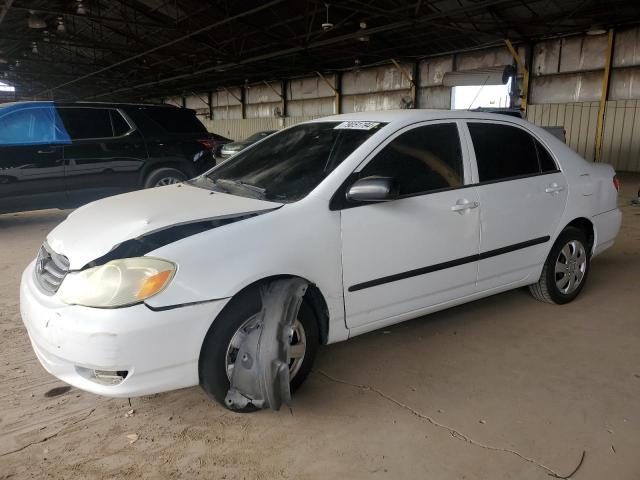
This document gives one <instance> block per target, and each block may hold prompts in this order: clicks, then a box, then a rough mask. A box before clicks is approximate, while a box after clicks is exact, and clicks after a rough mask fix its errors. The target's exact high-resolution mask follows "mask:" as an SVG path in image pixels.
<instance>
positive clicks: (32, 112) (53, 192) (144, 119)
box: [0, 102, 231, 213]
mask: <svg viewBox="0 0 640 480" xmlns="http://www.w3.org/2000/svg"><path fill="white" fill-rule="evenodd" d="M230 141H231V140H229V139H226V138H224V137H221V136H219V135H215V134H212V133H209V132H207V129H206V128H205V127H204V125H202V123H201V122H200V121H199V120H198V118H197V117H196V115H195V113H194V112H193V110H189V109H186V108H178V107H174V106H169V105H134V104H109V103H61V102H19V103H7V104H0V213H8V212H16V211H22V210H36V209H41V208H54V207H58V208H64V207H75V206H78V205H82V204H84V203H86V202H88V201H91V200H95V199H98V198H102V197H106V196H109V195H114V194H116V193H122V192H126V191H130V190H135V189H139V188H148V187H154V186H161V185H168V184H171V183H176V182H180V181H182V180H185V179H187V178H190V177H194V176H196V175H198V174H200V173H202V172H204V171H206V170H208V169H209V168H211V167H212V166H214V165H215V162H216V154H219V151H220V148H221V147H222V145H223V144H224V143H228V142H230Z"/></svg>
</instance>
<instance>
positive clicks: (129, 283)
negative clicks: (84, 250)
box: [59, 257, 176, 308]
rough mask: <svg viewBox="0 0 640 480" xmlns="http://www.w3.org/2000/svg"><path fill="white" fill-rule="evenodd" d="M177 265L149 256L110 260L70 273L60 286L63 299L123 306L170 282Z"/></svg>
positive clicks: (87, 304) (89, 304)
mask: <svg viewBox="0 0 640 480" xmlns="http://www.w3.org/2000/svg"><path fill="white" fill-rule="evenodd" d="M175 272H176V265H175V264H174V263H172V262H169V261H167V260H162V259H159V258H152V257H137V258H123V259H121V260H112V261H111V262H108V263H105V264H104V265H100V266H98V267H93V268H89V269H87V270H82V271H81V272H75V273H69V274H68V275H67V277H66V278H65V279H64V282H63V283H62V286H61V287H60V291H59V295H60V298H61V299H62V301H63V302H64V303H67V304H69V305H83V306H85V307H97V308H113V307H125V306H129V305H133V304H136V303H140V302H141V301H143V300H145V299H147V298H149V297H152V296H154V295H156V294H158V293H160V292H161V291H162V290H163V289H164V288H165V287H166V286H167V285H168V284H169V282H171V279H172V278H173V276H174V274H175Z"/></svg>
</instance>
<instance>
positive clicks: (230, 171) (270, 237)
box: [21, 110, 621, 411]
mask: <svg viewBox="0 0 640 480" xmlns="http://www.w3.org/2000/svg"><path fill="white" fill-rule="evenodd" d="M617 188H618V183H617V179H616V178H615V172H614V170H613V168H611V167H610V166H609V165H605V164H593V163H588V162H586V161H585V160H583V159H582V158H580V157H579V156H578V155H577V154H576V153H575V152H573V151H572V150H571V149H569V148H568V147H567V146H566V145H564V144H563V143H562V142H560V141H559V140H557V139H556V138H555V137H553V136H552V135H551V134H549V133H547V132H545V131H544V130H542V129H540V128H538V127H536V126H534V125H532V124H531V123H528V122H526V121H523V120H520V119H517V118H513V117H506V116H501V115H493V114H486V113H470V112H448V111H437V110H433V111H429V110H412V111H411V110H404V111H396V112H364V113H356V114H348V115H339V116H333V117H327V118H322V119H318V120H313V121H310V122H306V123H302V124H298V125H296V126H293V127H290V128H288V129H286V130H283V131H281V132H279V133H277V134H275V135H272V136H270V137H268V138H266V139H265V140H262V141H261V142H258V143H257V144H254V145H253V146H251V147H249V148H248V149H246V150H245V151H243V152H241V153H239V154H237V155H236V156H234V157H233V158H232V159H231V160H229V161H227V162H225V163H223V164H220V165H218V166H217V167H215V168H214V169H213V170H211V171H209V172H207V173H206V174H204V175H202V176H200V177H197V178H195V179H194V180H191V181H188V182H185V183H183V184H178V185H172V186H167V187H161V188H155V189H152V190H143V191H138V192H133V193H128V194H125V195H119V196H115V197H111V198H107V199H104V200H100V201H97V202H94V203H90V204H88V205H86V206H84V207H82V208H79V209H78V210H76V211H75V212H73V213H72V214H71V215H69V217H68V218H67V219H66V220H65V221H64V222H62V223H61V224H60V225H58V226H57V227H56V228H55V229H54V230H53V231H52V232H51V233H49V235H48V236H47V239H46V242H45V243H44V245H43V246H42V248H41V250H40V252H39V254H38V257H37V259H35V260H34V261H33V262H32V263H31V264H30V265H29V266H28V267H27V269H26V270H25V272H24V274H23V277H22V285H21V311H22V317H23V320H24V324H25V325H26V327H27V330H28V333H29V336H30V338H31V342H32V345H33V348H34V350H35V352H36V354H37V356H38V358H39V359H40V361H41V363H42V365H43V366H44V368H46V369H47V370H48V371H49V372H50V373H52V374H53V375H55V376H56V377H58V378H60V379H62V380H63V381H65V382H67V383H69V384H71V385H75V386H76V387H78V388H81V389H84V390H88V391H91V392H95V393H97V394H101V395H107V396H113V397H131V396H137V395H146V394H151V393H156V392H161V391H166V390H172V389H177V388H182V387H189V386H192V385H198V384H200V385H202V387H203V388H204V390H205V391H206V392H207V393H208V394H209V395H210V396H211V397H213V398H215V399H216V400H218V401H219V402H221V403H222V404H224V405H226V406H227V407H229V408H232V409H235V410H239V411H249V410H252V409H255V408H261V407H262V408H264V407H271V408H278V407H279V406H280V404H281V403H282V401H288V399H289V394H290V391H291V390H293V389H295V388H296V387H298V386H299V385H300V384H301V383H302V382H303V381H304V379H305V377H306V376H307V375H308V374H309V371H310V369H311V366H312V363H313V360H314V357H315V354H316V350H317V348H318V346H319V345H320V344H327V343H332V342H338V341H342V340H346V339H348V338H350V337H353V336H355V335H359V334H361V333H365V332H368V331H371V330H375V329H378V328H384V327H386V326H388V325H391V324H394V323H398V322H402V321H404V320H408V319H411V318H415V317H418V316H421V315H424V314H427V313H430V312H433V311H437V310H441V309H444V308H448V307H451V306H453V305H458V304H461V303H464V302H469V301H472V300H475V299H478V298H481V297H486V296H488V295H493V294H496V293H500V292H503V291H506V290H510V289H514V288H519V287H522V286H526V285H528V286H529V288H530V290H531V293H532V294H533V296H534V297H535V298H537V299H538V300H542V301H546V302H550V303H557V304H562V303H567V302H569V301H571V300H573V299H574V298H575V297H576V296H577V295H578V294H579V293H580V291H581V290H582V288H583V287H584V284H585V282H586V280H587V275H588V273H589V266H590V261H591V259H592V258H593V257H594V256H595V255H597V254H599V253H600V252H602V251H603V250H604V249H606V248H607V247H609V246H611V245H612V244H613V242H614V239H615V237H616V235H617V233H618V230H619V228H620V221H621V214H620V211H619V210H618V209H617V206H616V202H617Z"/></svg>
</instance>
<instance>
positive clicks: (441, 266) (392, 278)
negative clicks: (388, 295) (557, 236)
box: [348, 235, 551, 292]
mask: <svg viewBox="0 0 640 480" xmlns="http://www.w3.org/2000/svg"><path fill="white" fill-rule="evenodd" d="M549 240H551V237H550V236H549V235H547V236H545V237H539V238H534V239H533V240H527V241H526V242H520V243H516V244H513V245H509V246H507V247H501V248H496V249H495V250H489V251H488V252H483V253H479V254H477V255H469V256H468V257H462V258H458V259H456V260H450V261H448V262H443V263H437V264H435V265H430V266H428V267H422V268H416V269H415V270H409V271H406V272H402V273H396V274H394V275H389V276H386V277H381V278H376V279H375V280H369V281H368V282H362V283H357V284H356V285H352V286H350V287H349V288H348V291H349V292H357V291H358V290H364V289H365V288H371V287H376V286H378V285H384V284H385V283H391V282H397V281H398V280H404V279H405V278H411V277H417V276H418V275H425V274H427V273H433V272H437V271H438V270H445V269H447V268H452V267H458V266H460V265H464V264H465V263H471V262H477V261H480V260H485V259H487V258H491V257H496V256H498V255H504V254H505V253H510V252H515V251H516V250H521V249H523V248H528V247H532V246H534V245H539V244H541V243H547V242H548V241H549Z"/></svg>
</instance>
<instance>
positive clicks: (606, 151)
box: [165, 27, 640, 171]
mask: <svg viewBox="0 0 640 480" xmlns="http://www.w3.org/2000/svg"><path fill="white" fill-rule="evenodd" d="M606 48H607V36H606V35H594V36H589V35H581V36H580V35H576V36H571V37H565V38H555V39H549V40H544V41H540V42H537V43H535V44H534V45H533V52H532V53H533V62H532V65H531V68H530V74H531V80H530V96H529V109H528V114H527V117H528V119H529V120H530V121H532V122H534V123H536V124H538V125H542V126H562V127H564V128H565V129H566V133H567V143H568V144H569V145H570V146H571V147H572V148H573V149H575V150H576V151H577V152H579V153H580V154H581V155H583V156H584V157H585V158H587V159H588V160H593V159H594V156H595V143H596V124H597V112H598V101H599V99H600V93H601V85H602V76H603V68H604V62H605V56H606V55H605V54H606ZM518 51H519V53H520V56H521V57H522V58H527V52H526V51H525V48H524V47H518ZM514 63H515V62H514V60H513V58H512V57H511V55H510V53H509V51H508V50H507V48H506V47H492V48H487V49H483V50H477V51H472V52H465V53H457V54H449V55H443V56H440V57H433V58H427V59H423V60H422V61H420V62H419V63H418V64H417V66H415V68H416V69H417V72H418V82H417V91H416V103H417V106H418V107H419V108H439V109H450V108H451V87H449V86H446V85H444V84H443V79H444V78H445V75H446V74H447V73H449V72H470V71H476V70H477V69H486V68H490V67H498V66H504V65H508V64H514ZM612 66H613V69H612V72H611V81H610V87H609V101H608V102H607V105H606V112H605V123H604V136H603V148H602V161H604V162H608V163H611V164H613V165H614V166H615V167H616V168H617V169H618V170H631V171H640V130H639V128H640V126H639V123H640V111H639V110H640V103H639V102H640V28H638V27H634V28H627V29H621V30H619V31H617V32H616V35H615V49H614V54H613V62H612ZM401 67H402V69H403V70H404V71H405V72H407V73H409V74H412V73H411V72H412V71H413V68H414V65H412V64H410V63H403V64H401ZM339 76H340V77H341V78H340V79H338V75H337V74H332V75H325V76H324V77H320V76H319V75H314V76H309V77H306V78H298V79H291V80H288V81H287V82H285V83H284V85H283V82H279V81H277V82H274V81H271V82H269V83H268V84H267V83H265V82H262V83H257V84H252V85H245V86H244V87H235V88H228V89H223V90H220V91H214V92H211V109H210V110H209V107H208V105H207V98H206V97H207V95H208V94H193V95H190V96H187V97H185V98H184V103H185V104H186V106H188V107H190V108H194V109H196V111H197V112H198V114H199V115H200V118H201V119H203V121H204V122H205V123H206V125H207V128H209V129H210V130H211V131H213V132H216V133H220V134H221V135H224V136H227V137H230V138H233V139H234V140H235V139H242V138H246V137H247V136H249V135H251V134H252V133H254V132H256V131H259V130H266V129H275V128H282V127H284V126H287V125H291V124H293V123H297V122H299V121H303V120H306V119H310V118H316V117H319V116H326V115H331V114H333V113H335V111H336V97H335V92H334V87H335V86H336V84H338V85H339V86H340V89H341V96H340V98H341V102H340V109H341V111H342V112H344V113H348V112H361V111H372V110H386V109H398V108H403V107H407V106H408V105H409V104H410V102H411V85H410V82H409V80H408V79H407V77H406V75H405V74H403V73H402V72H400V71H399V70H398V68H396V67H395V66H394V65H393V64H388V65H379V66H375V67H368V68H361V69H357V70H351V71H348V72H344V73H342V74H341V75H339ZM521 86H522V85H521V80H520V79H519V80H518V82H517V88H516V90H515V91H514V93H513V97H512V98H514V99H516V100H517V98H518V91H517V90H518V89H521ZM283 87H284V92H283ZM283 96H284V97H285V99H286V114H287V116H286V117H285V118H282V116H283V114H284V113H285V112H284V108H285V102H284V101H283ZM242 98H244V112H245V113H244V115H245V117H246V119H244V120H242V104H241V99H242ZM165 102H167V103H172V104H174V105H182V103H183V98H182V97H171V98H167V99H165ZM210 114H211V116H212V119H209V115H210Z"/></svg>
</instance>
